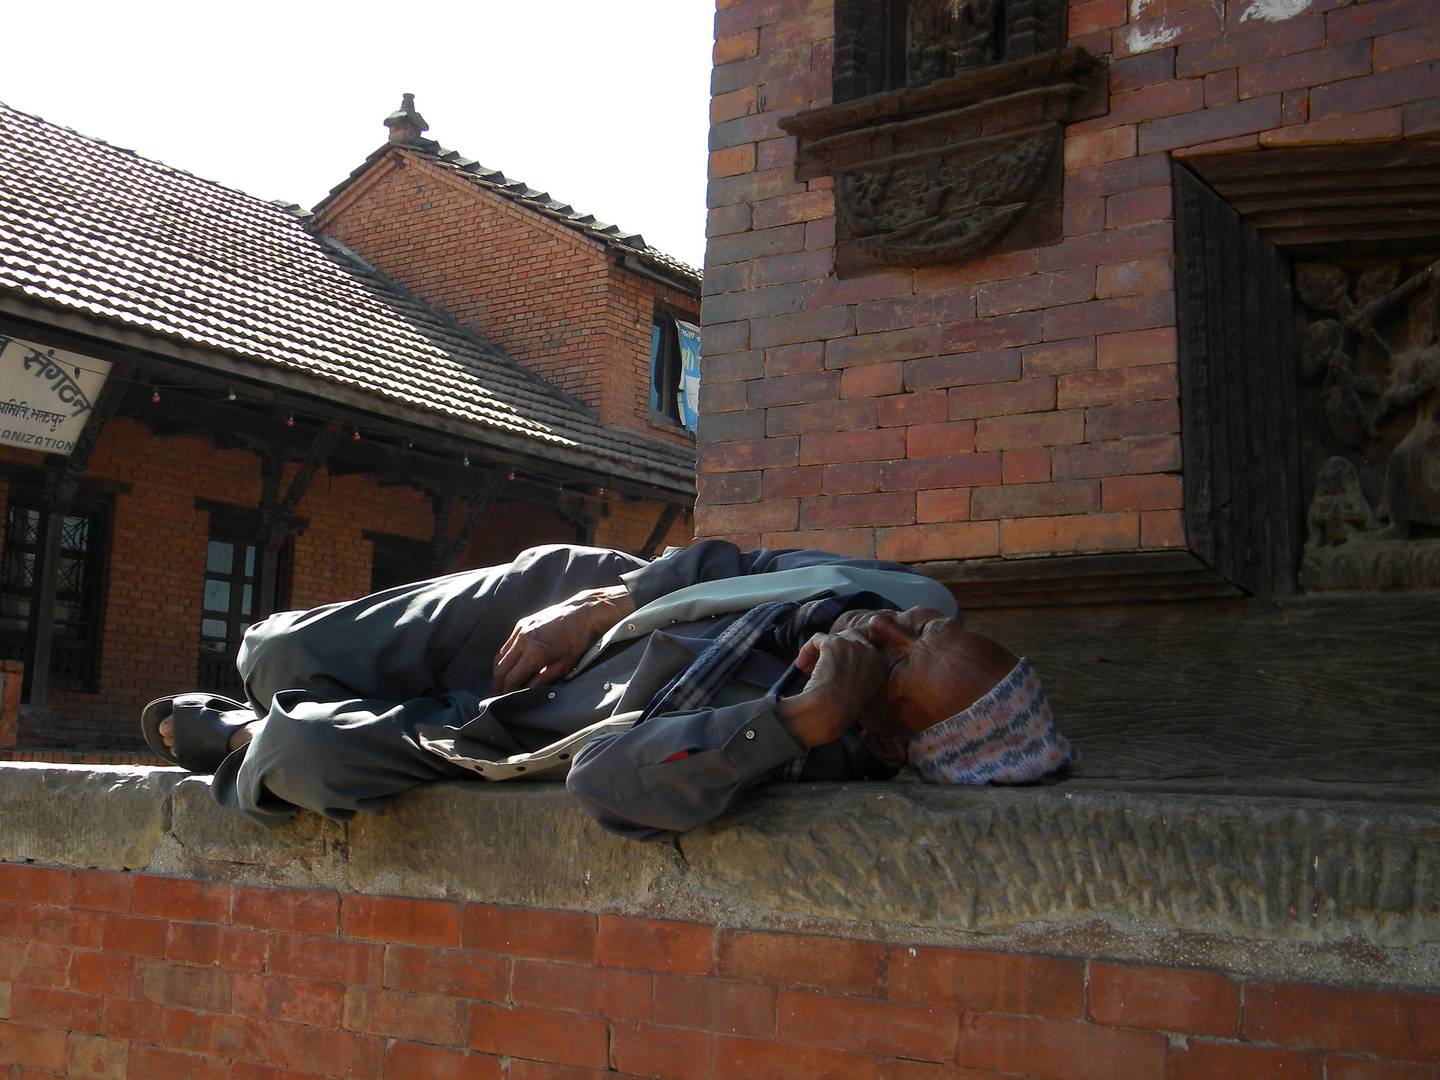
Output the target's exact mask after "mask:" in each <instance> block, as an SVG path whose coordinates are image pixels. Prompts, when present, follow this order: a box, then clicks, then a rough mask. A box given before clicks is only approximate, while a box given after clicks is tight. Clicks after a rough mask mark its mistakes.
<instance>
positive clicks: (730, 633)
mask: <svg viewBox="0 0 1440 1080" xmlns="http://www.w3.org/2000/svg"><path fill="white" fill-rule="evenodd" d="M853 608H875V609H879V608H884V609H886V610H888V611H894V610H895V605H894V604H892V603H891V602H890V601H889V600H886V599H885V598H884V597H883V596H879V595H877V594H876V593H873V592H857V593H848V594H847V595H845V596H822V597H821V598H820V599H818V600H809V601H806V602H805V603H803V604H800V603H795V602H794V601H788V600H775V601H772V602H771V603H768V604H761V605H760V606H759V607H754V608H751V609H750V610H749V611H747V612H746V613H745V614H744V615H742V616H740V618H738V619H736V620H735V621H734V622H733V623H731V624H730V625H729V626H727V627H726V628H725V629H724V631H723V632H722V633H721V634H720V636H719V637H717V638H716V639H715V640H714V641H712V642H711V643H710V645H709V646H708V647H707V648H706V649H705V651H704V652H702V653H701V654H700V655H699V656H697V657H695V659H694V660H692V661H690V665H689V666H688V667H687V668H685V670H684V671H682V672H680V673H679V674H678V675H676V676H675V677H674V678H673V679H671V680H670V682H669V684H667V685H666V687H665V688H664V689H663V690H661V691H660V692H659V693H658V694H656V695H655V697H654V698H652V699H651V701H650V704H649V706H647V707H646V709H645V711H644V712H643V713H641V714H640V719H639V720H637V721H636V723H637V724H643V723H644V722H645V721H646V720H649V719H650V718H651V717H653V716H659V715H660V714H662V713H672V712H690V711H692V710H694V709H700V708H703V707H704V706H706V705H707V704H709V703H710V701H711V699H713V698H714V697H715V695H716V694H718V693H719V692H720V688H721V687H722V686H724V685H725V684H726V683H727V682H728V681H729V680H730V677H731V676H732V675H734V674H735V671H736V669H737V668H739V666H740V665H741V664H742V663H743V662H744V660H745V657H747V656H749V655H750V650H752V649H754V648H755V647H756V646H757V645H759V644H762V639H764V638H765V635H766V634H767V633H770V634H771V638H770V639H769V640H768V641H763V644H765V645H767V646H770V647H771V648H772V649H773V650H774V651H775V653H776V654H777V655H779V656H792V657H793V656H794V655H795V654H796V653H798V652H799V651H800V647H801V646H802V645H804V644H805V642H806V641H808V640H809V638H810V636H811V635H812V634H816V633H820V632H822V631H826V630H829V629H830V626H831V624H833V623H834V622H835V620H836V619H838V618H839V617H840V615H841V614H842V613H843V612H846V611H850V610H852V609H853ZM793 671H794V669H793V667H792V669H791V671H789V672H786V674H785V677H784V678H782V679H781V680H780V682H779V683H778V684H776V688H775V690H774V691H772V692H776V693H778V692H779V689H780V687H782V686H784V684H785V683H787V682H788V681H789V679H790V676H791V674H792V672H793Z"/></svg>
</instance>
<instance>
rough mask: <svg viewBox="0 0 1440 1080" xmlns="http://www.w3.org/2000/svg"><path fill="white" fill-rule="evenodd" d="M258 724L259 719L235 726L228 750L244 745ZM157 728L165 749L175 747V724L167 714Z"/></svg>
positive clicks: (252, 736)
mask: <svg viewBox="0 0 1440 1080" xmlns="http://www.w3.org/2000/svg"><path fill="white" fill-rule="evenodd" d="M260 724H261V721H259V720H252V721H250V723H248V724H246V725H245V726H244V727H238V728H236V729H235V730H234V731H233V732H231V733H230V742H229V745H228V749H230V750H239V749H240V747H242V746H244V745H245V744H246V743H248V742H249V741H250V740H251V739H253V738H254V737H255V732H256V730H257V729H258V728H259V727H260ZM159 730H160V738H161V739H162V740H164V743H165V746H166V748H167V749H170V750H174V749H175V725H174V724H172V723H170V718H169V717H168V716H167V717H166V718H165V719H164V720H161V721H160V728H159Z"/></svg>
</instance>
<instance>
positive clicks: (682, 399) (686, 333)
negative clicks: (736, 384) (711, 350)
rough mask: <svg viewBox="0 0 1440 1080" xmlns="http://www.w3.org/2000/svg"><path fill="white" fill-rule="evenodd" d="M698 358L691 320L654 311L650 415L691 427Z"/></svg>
mask: <svg viewBox="0 0 1440 1080" xmlns="http://www.w3.org/2000/svg"><path fill="white" fill-rule="evenodd" d="M687 352H688V353H689V357H688V361H689V362H688V363H687ZM698 358H699V331H698V330H697V328H696V327H695V326H694V324H693V323H689V322H682V321H679V320H677V319H675V318H674V317H673V316H672V315H670V314H669V313H668V312H666V311H657V312H656V313H655V318H654V321H653V322H652V323H651V326H650V415H651V416H652V417H654V418H655V419H657V420H664V421H666V422H668V423H671V424H675V425H677V426H683V427H686V428H688V429H690V431H692V432H693V431H694V430H695V413H696V410H697V402H696V400H695V396H696V394H697V393H698V390H699V381H700V371H699V363H698ZM687 395H688V397H687Z"/></svg>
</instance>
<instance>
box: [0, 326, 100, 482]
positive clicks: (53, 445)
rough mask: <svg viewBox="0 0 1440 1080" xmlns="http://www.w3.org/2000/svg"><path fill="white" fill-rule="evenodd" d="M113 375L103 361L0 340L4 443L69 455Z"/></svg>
mask: <svg viewBox="0 0 1440 1080" xmlns="http://www.w3.org/2000/svg"><path fill="white" fill-rule="evenodd" d="M109 374H110V365H109V364H108V363H107V362H106V361H104V360H93V359H91V358H90V357H88V356H81V355H80V354H79V353H71V352H65V351H63V350H61V349H48V348H46V347H45V346H43V345H34V344H32V343H30V342H28V341H21V340H19V339H18V338H8V337H0V443H5V444H6V445H8V446H23V447H25V448H26V449H27V450H42V451H44V452H45V453H47V454H66V455H68V454H69V453H70V451H72V450H74V449H75V440H76V438H78V437H79V435H80V432H81V431H83V430H84V428H85V421H86V420H88V419H90V418H89V416H87V415H86V414H87V413H89V412H90V410H91V409H92V408H94V406H95V402H96V400H97V399H98V398H99V397H100V388H101V387H102V386H104V385H105V378H106V376H107V375H109Z"/></svg>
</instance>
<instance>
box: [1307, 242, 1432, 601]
mask: <svg viewBox="0 0 1440 1080" xmlns="http://www.w3.org/2000/svg"><path fill="white" fill-rule="evenodd" d="M1437 274H1440V262H1434V261H1431V260H1430V259H1426V258H1423V257H1411V258H1405V259H1390V260H1385V259H1379V260H1377V259H1369V260H1364V261H1362V262H1358V263H1352V264H1348V265H1347V264H1345V263H1343V262H1340V261H1337V262H1309V263H1299V264H1297V265H1296V267H1295V293H1296V297H1297V300H1298V304H1299V305H1300V307H1301V312H1302V315H1301V319H1302V322H1303V323H1304V326H1305V329H1304V333H1303V336H1302V337H1301V345H1300V352H1299V356H1298V358H1297V360H1298V363H1299V370H1300V376H1301V379H1302V381H1303V383H1304V386H1305V388H1306V389H1305V390H1304V391H1302V402H1301V408H1302V417H1301V419H1302V425H1303V429H1302V430H1303V431H1304V435H1305V446H1304V451H1305V453H1304V462H1305V468H1306V471H1307V477H1306V479H1307V481H1308V491H1309V509H1308V513H1307V515H1306V541H1305V552H1304V559H1303V562H1302V564H1301V569H1300V583H1301V585H1302V587H1303V588H1305V589H1306V590H1307V591H1313V590H1332V589H1347V590H1351V589H1363V590H1376V589H1413V588H1435V587H1437V586H1440V422H1437V416H1436V413H1437V410H1440V289H1437V288H1436V278H1437Z"/></svg>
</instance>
